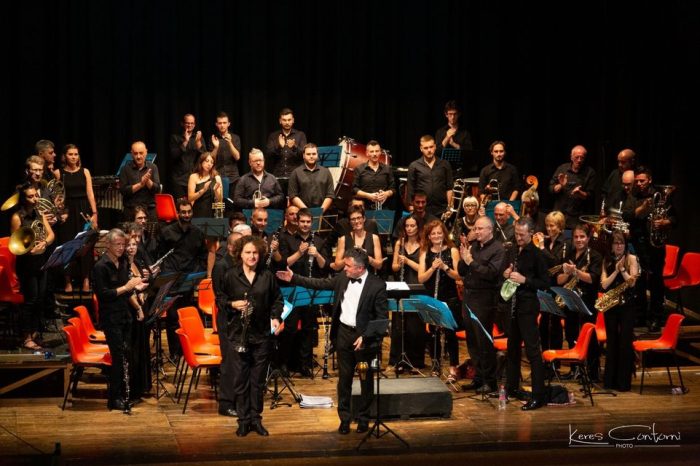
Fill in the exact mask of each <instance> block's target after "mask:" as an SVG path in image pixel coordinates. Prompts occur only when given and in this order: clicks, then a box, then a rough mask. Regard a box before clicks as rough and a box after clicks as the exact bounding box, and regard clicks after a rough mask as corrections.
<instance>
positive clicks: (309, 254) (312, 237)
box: [306, 230, 314, 278]
mask: <svg viewBox="0 0 700 466" xmlns="http://www.w3.org/2000/svg"><path fill="white" fill-rule="evenodd" d="M313 245H314V231H313V230H311V236H310V237H309V247H311V246H313ZM306 254H307V255H308V256H309V259H308V260H309V278H311V272H312V271H313V269H314V256H312V255H311V253H310V252H309V250H308V249H307V250H306Z"/></svg>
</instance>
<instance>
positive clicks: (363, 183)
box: [352, 163, 394, 209]
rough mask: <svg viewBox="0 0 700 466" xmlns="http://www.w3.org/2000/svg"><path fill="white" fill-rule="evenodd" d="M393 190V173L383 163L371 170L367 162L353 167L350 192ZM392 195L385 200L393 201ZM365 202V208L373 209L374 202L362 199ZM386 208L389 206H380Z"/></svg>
mask: <svg viewBox="0 0 700 466" xmlns="http://www.w3.org/2000/svg"><path fill="white" fill-rule="evenodd" d="M380 190H381V191H390V190H391V191H393V190H394V173H393V172H392V171H391V167H390V166H388V165H385V164H383V163H380V164H379V167H378V168H377V170H376V171H375V170H373V169H372V167H370V166H369V163H363V164H360V166H358V167H357V169H355V175H354V178H353V180H352V192H353V194H357V192H358V191H364V192H366V193H376V192H379V191H380ZM393 199H394V196H392V197H390V198H389V199H388V200H387V201H388V202H391V201H393ZM362 200H363V201H364V203H365V208H369V209H373V208H374V203H373V202H370V201H369V200H368V199H362ZM382 207H383V208H385V209H388V208H389V206H388V205H385V206H382Z"/></svg>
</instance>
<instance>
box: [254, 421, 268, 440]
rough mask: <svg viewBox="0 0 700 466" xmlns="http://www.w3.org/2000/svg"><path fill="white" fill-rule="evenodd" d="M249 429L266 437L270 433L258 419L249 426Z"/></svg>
mask: <svg viewBox="0 0 700 466" xmlns="http://www.w3.org/2000/svg"><path fill="white" fill-rule="evenodd" d="M250 430H252V431H253V432H255V433H256V434H258V435H262V436H263V437H267V436H268V435H270V433H269V432H268V431H267V429H265V428H264V427H263V425H262V422H259V421H258V422H254V423H253V424H252V425H251V426H250Z"/></svg>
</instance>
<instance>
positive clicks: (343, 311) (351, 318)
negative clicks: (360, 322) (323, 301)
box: [340, 270, 369, 327]
mask: <svg viewBox="0 0 700 466" xmlns="http://www.w3.org/2000/svg"><path fill="white" fill-rule="evenodd" d="M368 275H369V272H368V271H367V270H365V273H363V274H362V275H361V276H360V277H359V278H360V280H362V281H361V282H355V283H353V282H351V281H349V282H348V287H347V288H346V289H345V293H344V294H343V301H342V302H341V303H340V321H341V322H342V323H344V324H345V325H349V326H350V327H355V326H357V306H359V305H360V296H361V295H362V288H363V287H364V286H365V283H367V276H368Z"/></svg>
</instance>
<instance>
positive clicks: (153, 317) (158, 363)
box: [144, 272, 182, 402]
mask: <svg viewBox="0 0 700 466" xmlns="http://www.w3.org/2000/svg"><path fill="white" fill-rule="evenodd" d="M181 275H182V274H181V273H180V272H177V273H172V274H167V275H161V276H159V277H157V278H156V279H155V281H154V283H153V285H151V286H150V287H149V288H150V289H151V290H158V291H157V292H156V295H155V298H153V304H152V305H151V309H150V310H149V312H148V315H147V316H146V319H145V322H144V323H145V325H146V327H147V328H148V327H149V326H151V325H152V324H153V323H155V327H154V328H153V331H154V335H153V342H154V344H155V347H156V348H155V354H154V356H153V358H154V359H153V364H152V366H153V369H154V370H155V372H156V400H160V399H161V398H162V396H163V395H168V396H169V397H170V399H171V400H172V401H173V402H175V400H174V399H173V396H172V395H171V394H170V392H168V389H167V388H165V385H164V384H163V381H162V380H161V378H160V375H161V373H163V374H165V371H164V370H163V344H162V339H161V333H162V328H161V320H162V319H161V316H163V315H165V314H166V313H167V312H168V310H169V309H170V308H171V307H172V306H173V304H175V301H177V299H178V298H179V297H180V295H176V296H172V297H170V298H168V293H169V292H170V290H171V289H172V287H173V285H174V284H175V283H176V282H177V281H178V279H179V278H180V276H181ZM170 362H171V363H172V361H170ZM161 388H162V389H163V393H162V394H161V392H160V389H161Z"/></svg>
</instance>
